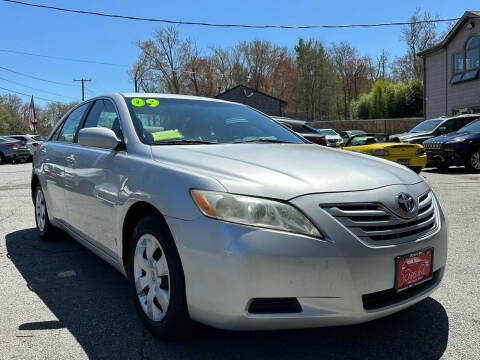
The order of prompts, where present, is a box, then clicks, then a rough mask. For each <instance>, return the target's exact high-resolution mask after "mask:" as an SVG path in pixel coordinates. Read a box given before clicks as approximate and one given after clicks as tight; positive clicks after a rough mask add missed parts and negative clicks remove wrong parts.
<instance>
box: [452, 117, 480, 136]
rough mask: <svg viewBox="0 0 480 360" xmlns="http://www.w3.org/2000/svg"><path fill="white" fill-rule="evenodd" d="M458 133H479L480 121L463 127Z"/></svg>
mask: <svg viewBox="0 0 480 360" xmlns="http://www.w3.org/2000/svg"><path fill="white" fill-rule="evenodd" d="M457 132H458V133H462V132H474V133H476V132H480V120H476V121H474V122H472V123H470V124H468V125H466V126H464V127H463V128H461V129H460V130H458V131H457Z"/></svg>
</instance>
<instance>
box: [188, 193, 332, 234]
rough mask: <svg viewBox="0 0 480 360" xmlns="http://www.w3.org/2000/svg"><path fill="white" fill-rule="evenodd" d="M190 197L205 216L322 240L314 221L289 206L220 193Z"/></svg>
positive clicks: (277, 202) (193, 194) (278, 202)
mask: <svg viewBox="0 0 480 360" xmlns="http://www.w3.org/2000/svg"><path fill="white" fill-rule="evenodd" d="M190 194H191V196H192V199H193V201H194V202H195V204H196V205H197V206H198V208H199V209H200V211H201V212H202V213H203V214H204V215H205V216H208V217H211V218H214V219H218V220H224V221H229V222H232V223H237V224H243V225H250V226H257V227H263V228H269V229H274V230H281V231H289V232H294V233H298V234H304V235H309V236H314V237H317V238H321V239H323V236H322V234H321V233H320V232H319V231H318V230H317V228H316V227H315V226H314V225H313V224H312V222H311V221H310V220H309V219H307V217H306V216H305V215H303V214H302V213H301V212H300V211H298V210H297V209H296V208H294V207H293V206H291V205H289V204H286V203H283V202H280V201H272V200H266V199H262V198H256V197H250V196H243V195H233V194H229V193H224V192H217V191H206V190H191V191H190Z"/></svg>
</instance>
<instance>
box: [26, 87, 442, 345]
mask: <svg viewBox="0 0 480 360" xmlns="http://www.w3.org/2000/svg"><path fill="white" fill-rule="evenodd" d="M66 179H73V180H72V181H66ZM31 189H32V199H33V202H34V207H35V220H36V224H37V228H38V232H39V234H40V237H41V238H43V239H45V240H48V239H55V237H56V235H55V228H61V229H63V230H65V231H66V232H68V233H69V234H70V235H71V236H72V237H74V238H75V239H76V240H78V241H79V242H80V243H82V244H84V245H85V246H86V247H87V248H89V249H90V250H92V251H94V252H95V253H96V254H98V255H99V256H101V257H102V258H103V259H105V260H106V261H108V262H109V263H110V264H112V265H113V266H114V267H115V268H116V269H118V270H119V271H120V272H121V273H122V274H124V275H125V276H126V277H128V278H129V279H130V282H129V291H128V292H129V294H125V296H131V297H132V299H133V301H134V303H135V307H136V309H137V311H138V314H139V316H140V318H141V319H142V321H143V322H144V324H145V326H146V327H147V328H148V329H149V330H150V331H151V332H153V333H154V334H155V335H158V336H161V337H167V338H174V337H181V336H185V335H186V334H188V332H189V330H190V329H191V328H192V327H191V326H192V321H197V322H201V323H204V324H207V325H212V326H215V327H218V328H224V329H234V330H242V329H243V330H247V329H252V330H253V329H263V330H273V329H288V328H305V327H318V326H330V325H345V324H355V323H360V322H365V321H369V320H373V319H377V318H380V317H383V316H387V315H390V314H393V313H395V312H398V311H400V310H403V309H405V308H407V307H409V306H411V305H413V304H415V303H417V302H419V301H420V300H422V299H425V298H426V297H428V296H429V295H430V294H431V293H432V292H433V291H434V290H435V289H436V288H437V287H438V286H439V284H440V282H441V279H442V277H443V274H444V270H445V264H446V259H447V227H446V223H445V217H444V215H443V212H442V209H441V207H440V204H439V202H438V201H437V199H436V197H435V195H434V193H433V191H432V190H431V189H430V187H429V186H428V184H427V183H426V182H425V181H424V180H423V178H421V177H419V176H418V175H416V174H415V173H414V172H413V171H410V170H408V169H406V168H405V167H404V166H402V165H399V164H394V163H392V162H390V161H385V160H383V159H378V158H375V157H373V156H368V155H363V154H358V153H355V152H350V151H343V150H338V149H331V148H328V147H325V146H317V145H314V144H311V143H309V142H307V141H306V140H305V139H304V138H302V137H300V136H298V135H296V134H295V133H293V132H292V131H290V130H288V129H286V128H285V127H284V126H281V125H280V124H279V123H278V122H276V121H274V120H272V119H271V118H269V117H268V116H265V115H263V114H261V113H259V112H258V111H255V110H253V109H251V108H250V107H248V106H245V105H242V104H237V103H230V102H226V101H221V100H217V99H211V98H200V97H192V96H181V95H173V94H147V93H133V94H128V93H127V94H110V95H105V96H101V97H96V98H94V99H91V100H87V101H85V102H82V103H81V104H79V105H78V106H76V107H74V108H73V109H72V110H71V111H69V112H68V113H67V114H66V115H65V116H64V117H63V118H62V119H61V121H60V122H59V123H58V125H57V126H56V127H55V129H54V131H53V132H52V135H51V136H50V138H49V140H48V141H46V142H45V143H43V144H42V145H41V146H40V149H39V151H38V153H37V155H35V157H34V159H33V173H32V181H31ZM58 256H62V255H61V254H60V253H59V254H58ZM104 280H105V279H103V278H102V276H101V274H99V277H98V278H97V279H95V282H96V283H95V286H98V283H99V282H101V281H104ZM92 285H93V284H92ZM46 286H48V285H46ZM56 296H59V297H62V296H70V295H68V294H64V293H63V292H61V291H59V292H57V293H56ZM92 301H98V299H97V298H95V299H92ZM78 307H79V308H80V309H81V307H82V304H78ZM432 321H435V319H432ZM104 326H108V325H102V327H104ZM432 326H433V325H432Z"/></svg>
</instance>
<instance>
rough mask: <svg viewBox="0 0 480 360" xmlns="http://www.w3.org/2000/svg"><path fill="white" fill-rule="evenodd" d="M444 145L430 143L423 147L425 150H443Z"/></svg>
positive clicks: (424, 144)
mask: <svg viewBox="0 0 480 360" xmlns="http://www.w3.org/2000/svg"><path fill="white" fill-rule="evenodd" d="M442 145H443V143H439V142H429V143H423V147H424V148H425V150H433V151H435V150H441V149H442Z"/></svg>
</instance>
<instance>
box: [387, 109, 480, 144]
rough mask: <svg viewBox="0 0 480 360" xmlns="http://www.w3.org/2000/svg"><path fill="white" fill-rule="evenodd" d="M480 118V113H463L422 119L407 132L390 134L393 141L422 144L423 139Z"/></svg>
mask: <svg viewBox="0 0 480 360" xmlns="http://www.w3.org/2000/svg"><path fill="white" fill-rule="evenodd" d="M479 118H480V114H464V115H457V116H452V117H442V118H438V119H430V120H425V121H422V122H421V123H420V124H418V125H416V126H415V127H414V128H413V129H411V130H410V131H409V132H407V133H402V134H395V135H392V136H391V139H392V140H393V141H397V142H407V143H410V144H422V143H423V142H424V141H425V140H428V139H431V138H433V137H436V136H440V135H444V134H449V133H451V132H454V131H457V130H459V129H461V128H462V127H464V126H465V125H468V124H469V123H471V122H472V121H474V120H477V119H479Z"/></svg>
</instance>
